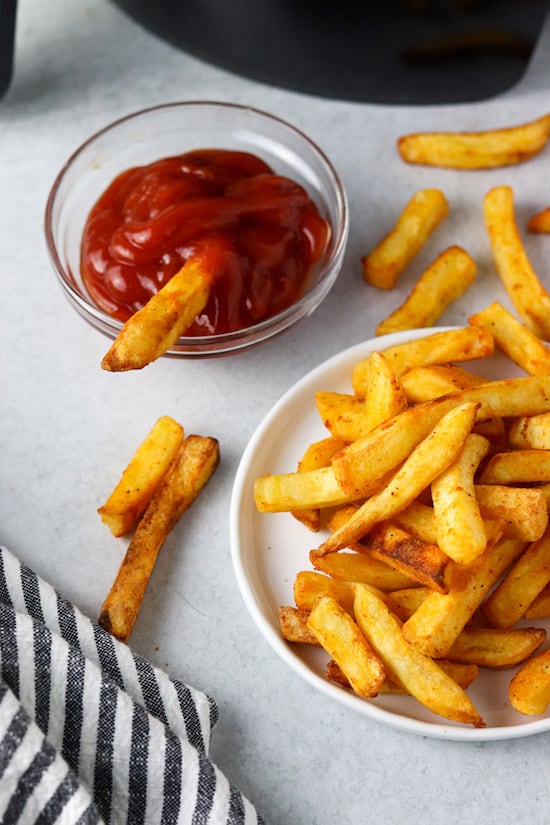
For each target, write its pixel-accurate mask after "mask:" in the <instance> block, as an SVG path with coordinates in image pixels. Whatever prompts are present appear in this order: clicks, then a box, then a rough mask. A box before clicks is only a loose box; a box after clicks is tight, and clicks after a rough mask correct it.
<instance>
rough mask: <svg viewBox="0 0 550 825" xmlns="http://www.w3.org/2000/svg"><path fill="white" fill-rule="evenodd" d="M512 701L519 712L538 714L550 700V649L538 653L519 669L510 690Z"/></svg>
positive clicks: (530, 714)
mask: <svg viewBox="0 0 550 825" xmlns="http://www.w3.org/2000/svg"><path fill="white" fill-rule="evenodd" d="M508 694H509V697H510V703H511V705H512V707H513V708H515V709H516V710H517V711H519V713H523V714H525V715H526V716H537V715H538V714H540V713H544V711H545V710H546V708H547V707H548V703H549V702H550V650H544V651H543V652H542V653H539V654H537V655H536V656H534V657H533V658H532V659H530V660H529V661H528V662H525V664H524V665H522V667H521V668H520V669H519V670H518V672H517V673H516V675H515V676H514V677H513V679H512V681H511V682H510V688H509V690H508Z"/></svg>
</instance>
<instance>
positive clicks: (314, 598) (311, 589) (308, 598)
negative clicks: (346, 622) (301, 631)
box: [294, 570, 354, 613]
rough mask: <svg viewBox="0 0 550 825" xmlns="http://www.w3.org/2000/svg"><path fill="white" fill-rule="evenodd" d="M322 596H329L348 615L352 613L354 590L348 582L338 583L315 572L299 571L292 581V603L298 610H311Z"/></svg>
mask: <svg viewBox="0 0 550 825" xmlns="http://www.w3.org/2000/svg"><path fill="white" fill-rule="evenodd" d="M322 596H331V597H332V598H333V599H335V600H336V601H337V602H338V604H340V605H341V606H342V607H343V608H344V610H347V612H348V613H353V599H354V590H353V585H352V584H351V583H350V582H348V581H345V580H344V581H339V580H337V579H335V578H331V577H330V576H325V575H323V573H318V572H316V571H315V570H300V571H299V572H298V573H297V574H296V578H295V579H294V601H295V603H296V607H298V609H299V610H307V611H308V612H309V611H311V610H313V608H314V607H315V605H316V604H317V602H318V601H319V599H320V598H321V597H322Z"/></svg>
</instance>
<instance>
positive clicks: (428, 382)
mask: <svg viewBox="0 0 550 825" xmlns="http://www.w3.org/2000/svg"><path fill="white" fill-rule="evenodd" d="M400 380H401V384H402V386H403V389H404V390H405V395H406V396H407V398H408V400H409V402H410V403H412V404H418V403H419V402H422V401H433V399H434V398H441V396H443V395H448V394H449V393H454V392H461V391H462V390H470V389H472V388H473V387H479V385H480V384H485V383H486V380H485V379H484V378H482V377H481V376H480V375H476V374H475V373H473V372H470V371H469V370H466V369H464V368H463V367H460V366H459V365H458V364H432V365H431V366H428V367H413V368H412V369H410V370H408V371H407V372H406V373H404V374H403V375H402V376H401V379H400Z"/></svg>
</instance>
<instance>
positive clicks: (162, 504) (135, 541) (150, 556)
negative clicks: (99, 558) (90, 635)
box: [99, 435, 219, 642]
mask: <svg viewBox="0 0 550 825" xmlns="http://www.w3.org/2000/svg"><path fill="white" fill-rule="evenodd" d="M218 462H219V445H218V442H217V440H216V439H215V438H208V437H203V436H198V435H189V436H187V437H186V438H185V439H184V441H183V442H182V444H181V446H180V448H179V450H178V453H177V455H176V457H175V458H174V460H173V462H172V464H171V465H170V468H169V469H168V471H167V473H166V475H165V476H164V478H163V480H162V483H161V485H160V487H159V488H158V490H157V491H156V493H155V495H154V496H153V498H152V499H151V501H150V503H149V506H148V507H147V509H146V511H145V513H144V515H143V517H142V518H141V521H140V522H139V524H138V526H137V528H136V532H135V533H134V536H133V538H132V540H131V542H130V544H129V545H128V549H127V551H126V555H125V557H124V559H123V561H122V564H121V566H120V568H119V571H118V573H117V576H116V579H115V581H114V583H113V585H112V587H111V589H110V591H109V593H108V595H107V598H106V599H105V601H104V603H103V606H102V608H101V612H100V616H99V624H100V625H102V627H104V628H105V630H107V631H108V632H109V633H111V634H112V635H113V636H115V637H116V638H117V639H119V640H120V641H123V642H127V641H128V639H129V637H130V634H131V632H132V629H133V626H134V623H135V621H136V619H137V616H138V613H139V610H140V607H141V603H142V600H143V596H144V594H145V590H146V588H147V584H148V582H149V579H150V576H151V573H152V572H153V567H154V564H155V561H156V559H157V556H158V554H159V551H160V549H161V547H162V545H163V543H164V541H165V539H166V537H167V536H168V534H169V532H170V531H171V530H172V528H173V527H174V525H175V524H176V522H177V521H178V519H179V518H180V516H181V515H182V514H183V513H184V512H185V510H187V509H188V508H189V507H190V506H191V505H192V504H193V502H194V501H195V499H196V498H197V496H198V494H199V493H200V491H201V490H202V489H203V487H204V486H205V484H206V483H207V482H208V480H209V479H210V477H211V476H212V473H213V472H214V470H215V469H216V467H217V466H218Z"/></svg>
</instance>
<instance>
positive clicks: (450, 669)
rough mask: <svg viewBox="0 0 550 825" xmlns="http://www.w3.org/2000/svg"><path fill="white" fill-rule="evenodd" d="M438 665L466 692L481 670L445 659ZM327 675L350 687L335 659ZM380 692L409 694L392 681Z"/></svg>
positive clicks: (328, 665)
mask: <svg viewBox="0 0 550 825" xmlns="http://www.w3.org/2000/svg"><path fill="white" fill-rule="evenodd" d="M437 664H438V667H440V668H441V670H442V671H443V672H444V673H446V674H447V676H450V677H451V679H452V680H453V681H454V682H456V683H457V685H459V686H460V687H461V688H463V689H464V690H466V689H467V688H469V687H470V685H471V684H472V682H473V681H474V680H475V679H476V678H477V675H478V673H479V668H478V667H477V665H464V664H462V663H461V662H449V661H446V660H445V659H439V660H438V662H437ZM325 675H326V678H327V679H328V681H329V682H335V683H336V684H337V685H341V686H342V687H345V688H349V687H350V683H349V682H348V680H347V679H346V677H345V675H344V674H343V673H342V671H341V670H340V668H339V667H338V665H337V664H336V662H335V661H334V659H331V660H330V661H329V662H327V668H326V672H325ZM378 692H379V694H380V695H383V694H388V693H394V694H395V693H397V694H408V693H409V692H408V690H407V689H406V688H405V687H403V685H399V684H397V683H396V682H393V681H391V680H390V679H384V681H383V682H382V684H381V685H380V690H379V691H378Z"/></svg>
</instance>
